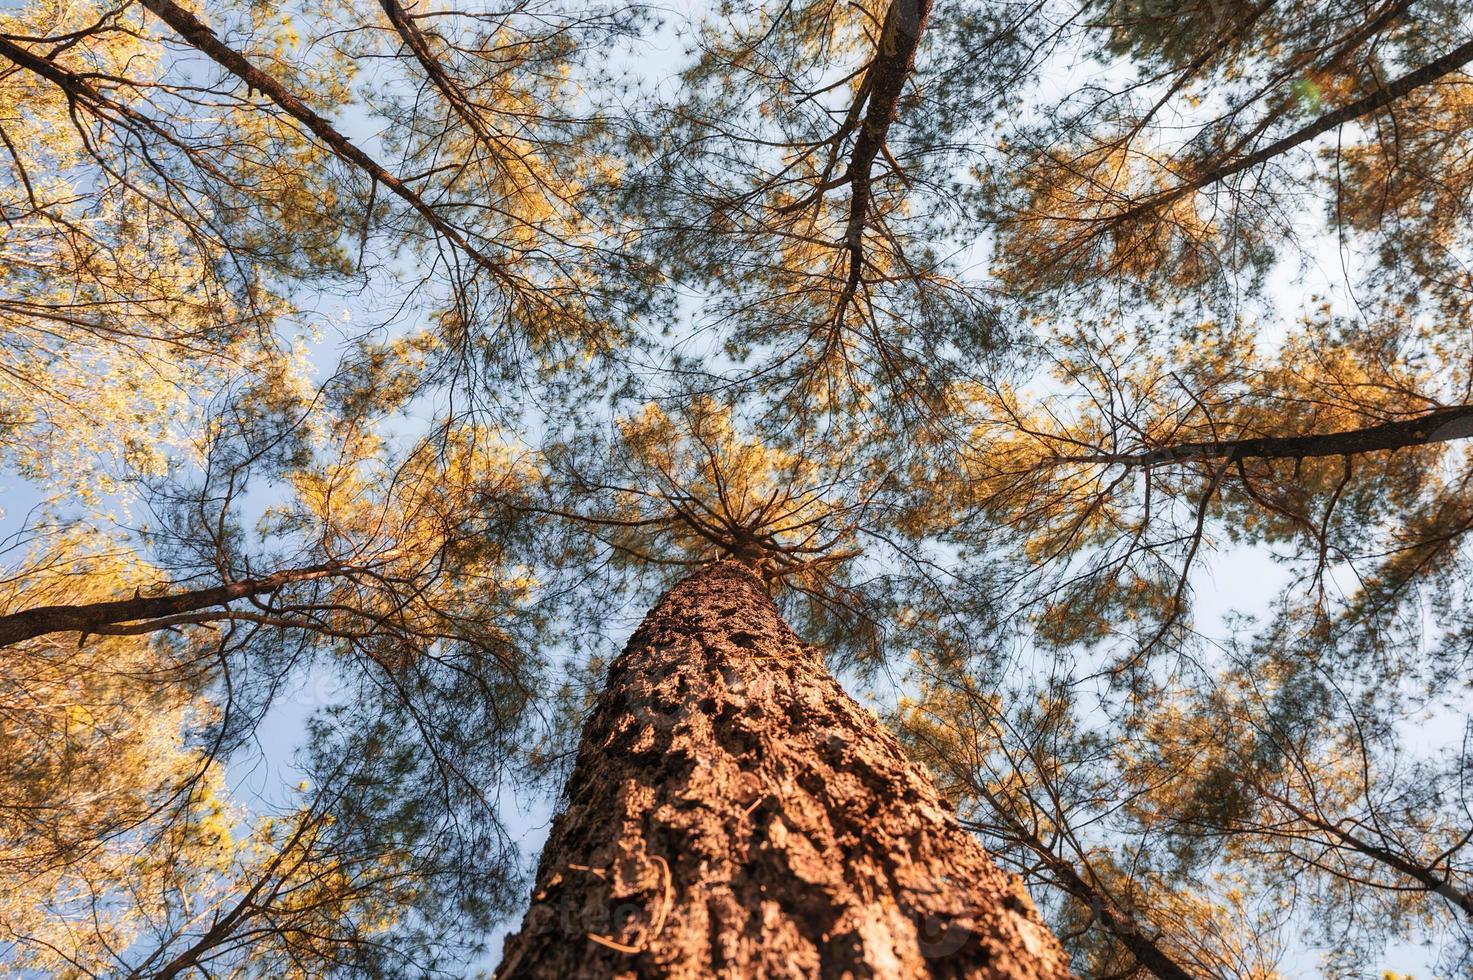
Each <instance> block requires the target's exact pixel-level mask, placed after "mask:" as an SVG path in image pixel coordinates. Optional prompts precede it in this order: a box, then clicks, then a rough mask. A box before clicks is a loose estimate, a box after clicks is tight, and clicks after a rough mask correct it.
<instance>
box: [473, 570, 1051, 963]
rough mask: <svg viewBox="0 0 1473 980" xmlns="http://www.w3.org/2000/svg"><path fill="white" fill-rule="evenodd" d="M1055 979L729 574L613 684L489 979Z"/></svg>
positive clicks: (882, 740)
mask: <svg viewBox="0 0 1473 980" xmlns="http://www.w3.org/2000/svg"><path fill="white" fill-rule="evenodd" d="M497 975H498V976H499V977H501V978H504V980H513V978H524V977H574V978H592V977H599V978H604V977H635V976H639V977H681V978H687V977H688V978H696V977H732V978H736V977H742V978H746V977H834V978H839V977H855V978H858V977H1020V978H1022V977H1026V978H1040V980H1042V978H1050V980H1053V978H1063V977H1066V976H1068V969H1067V964H1066V960H1065V956H1064V954H1063V952H1062V951H1061V949H1060V947H1059V945H1058V943H1057V941H1056V940H1055V939H1054V937H1053V936H1052V935H1051V934H1050V933H1049V932H1048V931H1047V929H1046V928H1045V927H1044V925H1043V924H1042V922H1041V920H1040V919H1039V917H1038V913H1037V912H1036V911H1035V910H1034V908H1033V905H1032V903H1031V902H1030V901H1029V899H1028V897H1027V894H1026V893H1025V892H1024V891H1023V888H1022V886H1021V885H1020V884H1019V882H1018V880H1017V879H1016V878H1014V877H1012V876H1009V875H1005V874H1004V873H1003V872H1001V871H1000V870H999V869H998V868H997V867H995V866H994V865H993V863H992V861H991V859H990V858H989V856H988V855H987V852H986V851H985V850H984V849H983V848H982V846H981V844H980V843H979V842H978V841H977V839H976V838H975V837H973V836H972V835H971V834H969V833H968V832H967V831H965V830H964V829H962V827H961V826H960V824H959V823H958V822H957V819H956V817H955V815H954V814H953V813H952V812H951V811H950V809H949V808H948V807H947V805H946V804H945V802H944V801H943V800H942V799H941V798H940V796H939V794H938V793H937V792H936V790H935V788H934V787H933V786H932V784H931V782H930V780H929V779H928V778H927V777H926V776H925V775H923V774H922V773H921V771H920V770H919V769H918V768H917V767H915V766H913V765H912V764H911V763H910V762H909V761H908V760H907V759H906V757H905V756H904V754H903V753H902V751H901V748H900V745H899V743H898V742H897V741H896V739H895V738H894V737H893V736H892V735H891V734H890V733H889V732H888V731H887V730H886V729H885V728H884V727H883V726H881V724H880V723H879V720H878V719H877V718H876V717H875V716H874V715H873V714H872V713H870V712H868V711H866V710H864V709H863V708H861V707H860V706H859V705H857V704H856V703H855V702H854V701H853V700H852V699H850V698H849V696H848V695H847V694H845V693H844V691H843V689H842V688H841V687H840V686H839V684H838V683H837V682H836V681H835V680H834V678H833V677H832V676H831V675H829V673H828V672H827V671H826V670H825V668H824V666H823V663H822V661H821V659H820V658H819V657H818V656H817V654H816V653H815V652H814V651H813V650H812V649H811V648H809V647H806V646H805V645H804V644H803V643H802V642H800V641H799V639H798V637H797V636H796V635H795V634H794V633H793V631H792V630H791V629H789V628H788V626H787V624H786V623H784V622H783V621H782V618H781V617H780V616H779V615H778V612H777V608H776V606H775V605H774V604H773V602H772V600H771V598H770V597H769V596H768V595H767V592H766V590H765V588H764V587H763V584H762V581H761V579H760V578H759V577H758V576H757V575H756V574H755V573H754V572H753V571H752V570H751V569H750V568H749V567H748V566H745V565H743V564H741V563H739V562H736V561H722V562H717V563H714V564H712V565H709V566H707V567H706V568H705V569H703V570H702V571H700V572H698V573H696V574H695V575H692V576H691V577H689V578H687V579H686V580H685V581H683V582H681V583H680V584H679V585H677V586H675V587H674V588H673V589H671V590H670V592H668V593H667V594H666V595H665V596H664V598H663V599H661V600H660V602H659V603H658V604H657V605H656V606H655V608H654V610H653V611H652V612H651V613H650V614H649V616H648V617H647V618H646V619H645V621H644V623H643V624H642V625H641V626H640V628H639V629H638V630H637V631H636V632H635V634H634V636H633V637H632V638H631V639H630V641H629V645H628V646H627V647H626V648H625V650H624V652H623V654H622V655H621V656H620V657H619V658H618V659H616V660H615V661H614V662H613V664H612V665H611V666H610V668H609V674H608V684H607V687H606V689H605V690H604V692H603V694H602V695H601V696H600V698H599V701H598V704H597V706H596V708H595V710H594V712H593V715H592V717H591V718H590V720H589V722H588V725H587V727H586V728H585V730H584V733H583V744H582V747H581V749H580V751H579V756H578V761H577V765H576V767H575V768H574V771H573V776H572V780H571V782H570V784H569V788H568V795H567V804H566V809H565V810H564V811H563V812H562V814H561V815H560V816H559V817H558V818H557V820H556V821H555V822H554V824H553V828H552V833H551V835H550V837H549V838H548V842H547V845H546V847H545V849H544V851H543V854H542V860H541V866H540V867H539V869H538V873H537V884H536V889H535V892H534V895H533V900H532V905H531V908H530V909H529V910H528V912H527V915H526V918H525V920H524V921H523V923H522V929H521V932H519V933H517V934H515V935H513V936H511V937H509V938H508V939H507V941H506V946H505V951H504V955H503V958H502V962H501V966H500V969H499V971H498V974H497Z"/></svg>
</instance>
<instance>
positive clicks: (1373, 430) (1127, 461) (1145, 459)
mask: <svg viewBox="0 0 1473 980" xmlns="http://www.w3.org/2000/svg"><path fill="white" fill-rule="evenodd" d="M1469 436H1473V405H1455V406H1453V407H1451V408H1440V409H1437V410H1436V411H1432V412H1428V413H1427V414H1425V415H1421V416H1418V417H1417V418H1413V419H1406V420H1403V421H1399V422H1384V423H1382V424H1380V425H1372V426H1368V427H1366V428H1364V429H1349V430H1347V431H1344V432H1329V433H1325V434H1322V435H1304V436H1264V437H1260V438H1255V439H1225V440H1210V441H1206V442H1184V443H1180V444H1178V445H1175V446H1162V447H1161V448H1159V449H1150V450H1147V451H1145V452H1140V453H1090V454H1086V455H1080V456H1067V457H1061V458H1060V459H1059V460H1058V461H1059V462H1064V463H1104V464H1110V465H1121V466H1157V465H1161V464H1164V463H1182V462H1187V461H1195V460H1209V459H1212V460H1227V461H1229V462H1235V461H1238V460H1244V459H1310V458H1315V457H1321V456H1351V455H1354V454H1356V453H1371V452H1384V451H1387V450H1396V449H1406V448H1408V447H1411V446H1427V445H1432V444H1434V443H1439V442H1451V441H1452V440H1454V439H1466V438H1468V437H1469Z"/></svg>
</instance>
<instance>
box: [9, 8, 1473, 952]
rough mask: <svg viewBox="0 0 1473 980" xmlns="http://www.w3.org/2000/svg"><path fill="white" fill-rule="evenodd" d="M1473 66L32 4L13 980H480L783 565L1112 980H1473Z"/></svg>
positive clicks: (1197, 30) (1373, 40)
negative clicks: (688, 594) (707, 619)
mask: <svg viewBox="0 0 1473 980" xmlns="http://www.w3.org/2000/svg"><path fill="white" fill-rule="evenodd" d="M1470 62H1473V24H1470V22H1469V18H1468V15H1467V12H1466V10H1465V9H1464V5H1462V4H1459V3H1456V2H1451V0H1329V2H1315V3H1309V2H1300V0H1263V2H1250V3H1239V4H1232V3H1221V2H1217V0H1190V2H1183V3H1160V2H1156V0H1058V2H1054V0H961V2H958V3H949V4H947V3H933V2H931V0H854V2H847V3H838V2H835V0H740V2H738V0H723V2H721V3H713V4H709V5H703V6H699V7H696V8H688V7H679V8H675V9H670V10H664V9H662V8H651V7H646V6H642V5H634V4H631V5H619V4H612V3H603V2H600V3H584V2H582V0H517V2H515V3H510V4H503V5H496V4H489V5H477V4H471V5H461V4H455V3H449V2H447V3H438V2H436V3H430V2H423V3H409V2H407V0H404V2H401V0H380V2H379V3H378V4H376V5H370V4H361V3H347V2H329V3H323V4H315V5H297V4H287V5H276V6H273V5H262V4H257V3H240V2H234V0H227V2H222V3H215V4H209V5H203V4H196V5H193V6H186V5H183V4H181V3H178V2H175V0H138V2H131V0H127V2H124V0H69V2H65V3H63V2H59V0H25V2H23V3H21V4H19V5H14V6H12V7H10V8H9V9H7V10H5V11H3V12H0V460H3V467H4V471H3V474H0V477H3V481H4V487H5V493H6V498H7V499H6V503H5V513H4V534H5V537H4V543H3V546H0V548H3V554H4V564H3V571H0V759H4V760H6V762H5V767H4V769H3V772H0V964H4V965H5V967H6V968H14V969H17V970H36V971H42V972H48V973H53V974H56V975H68V976H72V975H74V976H94V975H97V976H114V975H116V976H169V977H172V976H185V975H188V974H189V972H190V971H195V972H196V973H199V972H203V973H206V974H208V975H220V976H225V975H230V976H235V975H240V976H252V975H263V976H265V975H270V976H283V975H293V976H329V975H338V974H344V975H359V974H363V975H400V974H404V975H416V976H417V975H425V974H443V975H449V976H459V975H463V974H464V973H465V971H466V970H467V969H469V968H470V967H468V966H467V964H471V963H479V964H480V965H482V966H484V965H485V964H486V963H487V962H488V961H487V960H486V959H485V956H486V950H485V949H484V948H483V947H484V944H485V943H486V941H487V937H488V936H489V935H491V932H492V930H493V929H494V928H495V927H496V926H497V925H498V924H502V923H505V922H506V921H508V920H509V919H510V918H511V917H514V916H515V915H516V913H517V911H518V908H519V902H520V901H521V900H522V886H523V885H524V884H525V882H526V879H527V870H528V867H527V861H526V858H527V857H528V855H524V854H521V853H519V850H518V838H519V833H518V832H517V831H516V829H515V828H514V827H513V826H512V823H513V822H514V821H513V819H512V817H511V816H509V814H511V813H513V812H514V810H515V806H513V801H514V800H517V799H521V798H524V797H527V796H530V795H532V794H537V793H540V794H544V795H550V796H555V794H556V793H557V792H558V789H559V785H560V783H559V779H560V778H561V777H562V776H563V775H564V774H565V773H566V770H567V766H568V765H569V764H570V759H571V748H570V746H571V744H572V742H573V740H574V739H576V736H577V733H578V731H579V728H580V726H581V723H582V721H583V719H584V717H585V716H586V714H587V712H588V711H589V710H590V707H591V705H592V693H593V690H594V689H595V688H596V685H597V678H598V676H599V675H600V672H601V671H602V669H603V667H604V666H605V665H606V664H607V662H608V659H609V657H610V655H611V653H612V650H613V646H612V645H613V644H614V643H616V642H617V641H618V640H619V639H621V638H622V634H621V629H622V628H623V624H627V623H629V622H630V620H631V618H632V617H634V616H637V615H638V614H639V613H640V612H642V611H643V610H644V609H645V608H647V607H648V606H649V605H650V603H651V602H652V601H653V599H654V598H655V597H656V596H657V595H658V594H659V593H660V592H661V591H662V590H663V589H664V588H665V587H668V586H669V585H670V584H671V583H672V582H674V581H675V580H676V578H677V577H679V576H680V575H681V574H682V573H683V571H685V570H689V569H692V568H695V567H699V566H701V565H704V564H707V563H709V562H711V561H713V560H716V559H719V558H722V557H728V556H730V557H737V558H741V559H743V560H746V561H749V562H752V563H754V564H755V565H756V566H758V567H760V568H761V570H762V573H763V575H764V576H765V578H766V580H767V582H768V585H769V588H770V589H771V590H772V592H773V594H774V596H775V598H776V600H777V602H778V604H779V608H780V609H781V610H782V612H783V614H784V616H785V617H786V618H787V620H788V621H789V622H791V623H792V624H793V626H794V628H795V630H796V631H797V632H798V634H799V635H801V636H802V637H803V638H804V640H806V641H807V642H809V643H811V644H813V645H814V646H815V647H816V648H818V649H820V650H821V651H822V652H823V654H824V655H825V656H826V657H827V658H828V662H829V665H830V667H831V668H832V669H833V670H834V671H835V672H836V673H837V674H838V676H840V677H841V678H842V679H843V680H844V681H845V682H846V684H848V685H849V686H850V688H851V689H853V690H854V691H856V692H861V693H865V694H866V695H867V696H868V697H870V699H871V703H872V704H873V706H874V707H875V708H876V709H877V710H878V711H880V712H881V713H882V714H883V716H884V718H885V720H886V722H887V723H888V724H890V725H891V726H892V727H893V728H894V730H895V731H896V733H897V734H899V735H900V737H901V739H902V741H903V742H904V744H905V745H906V747H907V749H908V750H909V751H911V752H912V753H913V754H914V757H915V758H917V759H918V760H920V761H922V762H924V763H925V764H926V765H928V766H930V767H931V769H932V770H933V771H934V772H935V774H936V776H937V778H938V780H939V781H940V784H941V786H942V788H943V790H944V792H945V793H946V795H947V797H948V799H949V800H950V801H951V802H952V803H953V804H954V805H955V807H956V809H957V812H958V814H959V815H960V816H961V817H962V818H963V819H964V821H965V822H966V824H967V826H968V827H969V828H970V829H972V830H973V831H974V832H975V833H977V834H978V835H979V836H980V837H981V839H982V841H983V842H984V843H985V844H986V845H987V847H988V849H989V850H990V851H991V852H992V853H993V854H994V855H995V856H996V857H997V858H998V860H999V861H1000V862H1002V863H1003V864H1004V865H1006V866H1007V867H1009V868H1010V869H1012V870H1015V871H1016V872H1017V873H1019V874H1020V875H1022V877H1023V879H1024V881H1025V883H1026V885H1027V886H1028V888H1029V889H1030V891H1032V893H1033V895H1034V897H1035V899H1036V901H1037V902H1038V904H1039V906H1040V908H1041V909H1042V910H1043V911H1044V913H1045V917H1046V918H1047V919H1048V921H1049V923H1050V925H1051V926H1052V927H1053V928H1054V930H1055V931H1056V932H1057V934H1058V935H1059V936H1060V938H1061V940H1062V941H1063V942H1064V944H1065V946H1066V947H1067V949H1068V950H1069V952H1070V953H1071V955H1072V957H1073V966H1074V969H1075V970H1076V971H1077V972H1079V973H1080V974H1081V975H1084V976H1089V977H1134V976H1151V975H1154V976H1158V977H1182V976H1191V977H1196V976H1212V977H1219V978H1230V977H1234V978H1236V977H1241V978H1259V980H1266V978H1270V977H1278V976H1282V977H1289V976H1299V975H1305V974H1307V973H1311V972H1314V971H1319V973H1320V974H1322V975H1324V976H1333V977H1351V976H1363V975H1377V974H1378V973H1380V972H1381V971H1383V970H1396V971H1399V972H1408V971H1410V972H1413V973H1416V974H1418V975H1422V974H1425V973H1429V972H1435V973H1436V974H1437V975H1460V974H1462V973H1465V972H1467V971H1469V970H1473V945H1470V938H1473V809H1470V803H1469V799H1470V793H1473V757H1470V754H1469V752H1470V750H1469V737H1470V733H1473V728H1470V725H1473V719H1470V716H1469V711H1468V705H1469V704H1470V703H1473V692H1470V690H1469V677H1470V673H1469V664H1470V658H1473V630H1470V628H1469V626H1468V625H1467V622H1468V612H1469V603H1470V600H1473V566H1470V557H1473V556H1470V553H1469V541H1470V538H1469V536H1468V534H1467V532H1468V531H1469V530H1470V528H1473V455H1470V442H1469V437H1473V346H1470V336H1473V333H1470V331H1473V273H1470V262H1473V160H1470V155H1473V136H1470V134H1473V67H1470ZM314 684H318V685H320V686H322V687H323V688H324V689H330V690H331V691H332V692H333V693H332V695H331V696H330V697H325V698H322V699H319V701H320V703H318V704H316V705H315V706H314V707H313V709H312V710H310V711H307V710H303V709H302V706H301V705H300V704H299V703H296V702H297V700H298V699H296V698H295V695H294V694H293V692H294V691H298V690H300V689H301V688H302V686H303V685H314ZM298 716H305V717H298ZM293 717H296V718H297V720H296V722H290V721H288V720H286V719H290V718H293ZM292 723H296V724H299V726H300V727H301V734H300V735H299V737H297V738H296V744H295V745H294V749H295V753H294V757H293V759H292V762H293V764H294V766H295V768H296V769H298V770H299V771H300V772H299V775H300V779H294V780H293V781H292V783H291V784H289V785H282V786H280V787H273V789H272V790H271V792H269V793H266V794H251V793H249V792H246V791H245V790H244V789H243V784H242V779H241V778H240V773H241V772H243V771H246V770H248V769H249V768H250V767H251V765H252V764H253V762H259V760H260V759H261V756H262V751H263V750H262V748H261V740H262V738H263V736H265V737H267V738H268V739H269V738H271V737H274V736H272V735H271V734H270V733H271V732H273V731H275V730H277V729H278V728H280V727H281V726H286V725H289V724H292ZM1412 962H1414V965H1413V966H1411V967H1408V966H1406V964H1407V963H1412Z"/></svg>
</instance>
